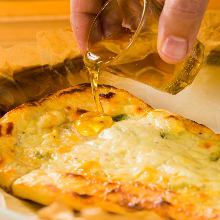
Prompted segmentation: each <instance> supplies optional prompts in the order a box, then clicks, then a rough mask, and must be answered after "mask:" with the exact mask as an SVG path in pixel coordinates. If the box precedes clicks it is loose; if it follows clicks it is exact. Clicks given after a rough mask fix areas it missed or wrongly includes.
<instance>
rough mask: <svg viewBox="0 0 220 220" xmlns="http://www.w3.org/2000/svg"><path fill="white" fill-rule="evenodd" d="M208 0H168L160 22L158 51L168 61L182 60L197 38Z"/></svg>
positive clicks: (176, 61)
mask: <svg viewBox="0 0 220 220" xmlns="http://www.w3.org/2000/svg"><path fill="white" fill-rule="evenodd" d="M207 5H208V0H166V1H165V4H164V8H163V11H162V14H161V17H160V22H159V34H158V52H159V54H160V56H161V58H162V59H163V60H164V61H166V62H168V63H178V62H180V61H182V60H183V59H184V58H185V57H186V56H187V54H188V53H189V52H190V51H191V49H192V47H193V44H194V42H195V40H196V37H197V34H198V31H199V28H200V25H201V22H202V18H203V15H204V13H205V10H206V8H207Z"/></svg>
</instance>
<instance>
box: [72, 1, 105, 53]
mask: <svg viewBox="0 0 220 220" xmlns="http://www.w3.org/2000/svg"><path fill="white" fill-rule="evenodd" d="M102 4H103V1H102V0H71V25H72V28H73V31H74V34H75V36H76V40H77V43H78V46H79V48H80V50H81V52H82V53H84V52H85V51H86V49H87V40H88V39H87V38H88V35H89V30H90V27H91V24H92V21H93V19H94V18H95V16H96V14H97V13H98V12H99V10H100V9H101V7H102Z"/></svg>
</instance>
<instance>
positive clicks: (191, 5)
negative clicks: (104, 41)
mask: <svg viewBox="0 0 220 220" xmlns="http://www.w3.org/2000/svg"><path fill="white" fill-rule="evenodd" d="M157 1H164V0H157ZM105 2H106V0H71V24H72V28H73V31H74V33H75V35H76V39H77V42H78V45H79V47H80V49H81V51H82V53H84V52H85V51H86V45H87V37H88V34H89V29H90V26H91V24H92V21H93V19H94V18H95V16H96V15H97V13H98V12H99V11H100V9H101V8H102V6H103V4H104V3H105ZM207 4H208V0H165V3H164V8H163V12H162V14H161V17H160V21H159V34H158V53H159V54H160V56H161V58H162V59H163V60H164V61H166V62H168V63H177V62H179V61H181V60H183V59H184V58H185V57H186V56H187V54H188V53H189V52H190V51H191V49H192V46H193V44H194V42H195V40H196V37H197V34H198V31H199V28H200V25H201V21H202V19H203V15H204V13H205V10H206V8H207ZM118 13H120V11H118V9H117V8H112V9H110V10H109V12H107V13H106V14H105V17H103V18H102V21H100V24H101V25H100V30H99V31H98V32H97V35H101V34H108V31H109V32H111V31H117V29H118V27H119V25H118V24H119V23H120V22H121V21H120V19H119V17H120V16H117V15H119V14H118ZM103 32H104V33H103Z"/></svg>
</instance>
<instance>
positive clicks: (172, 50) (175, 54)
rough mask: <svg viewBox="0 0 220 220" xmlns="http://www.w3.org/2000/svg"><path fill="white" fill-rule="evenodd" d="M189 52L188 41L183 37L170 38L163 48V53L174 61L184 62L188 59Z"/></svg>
mask: <svg viewBox="0 0 220 220" xmlns="http://www.w3.org/2000/svg"><path fill="white" fill-rule="evenodd" d="M187 52H188V41H187V40H186V39H184V38H181V37H175V36H170V37H168V38H167V39H166V40H165V42H164V44H163V46H162V53H163V54H164V55H165V56H166V57H168V58H170V59H173V60H177V61H178V60H182V59H184V58H185V57H186V55H187Z"/></svg>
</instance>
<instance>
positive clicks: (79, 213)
mask: <svg viewBox="0 0 220 220" xmlns="http://www.w3.org/2000/svg"><path fill="white" fill-rule="evenodd" d="M73 214H74V216H75V217H80V216H81V215H82V213H81V211H80V210H73Z"/></svg>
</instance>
